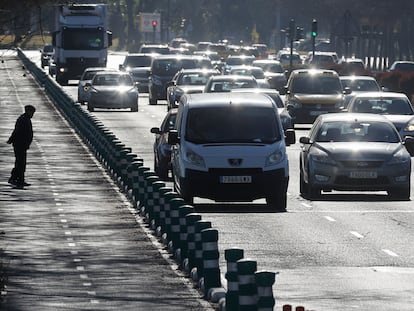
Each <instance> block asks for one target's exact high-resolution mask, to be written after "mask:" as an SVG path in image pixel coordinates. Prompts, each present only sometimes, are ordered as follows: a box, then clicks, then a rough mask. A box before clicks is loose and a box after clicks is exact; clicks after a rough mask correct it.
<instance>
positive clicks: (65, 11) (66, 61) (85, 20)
mask: <svg viewBox="0 0 414 311" xmlns="http://www.w3.org/2000/svg"><path fill="white" fill-rule="evenodd" d="M52 44H53V46H54V50H55V52H54V56H53V64H52V66H55V68H54V70H53V72H54V73H55V74H56V81H57V82H58V83H59V84H60V85H67V84H68V81H69V80H78V79H79V78H80V76H81V74H82V72H83V71H84V70H85V68H87V67H106V63H107V59H108V47H109V46H111V45H112V33H111V31H109V30H108V22H107V6H106V5H105V4H73V5H57V6H56V7H55V28H54V31H53V37H52Z"/></svg>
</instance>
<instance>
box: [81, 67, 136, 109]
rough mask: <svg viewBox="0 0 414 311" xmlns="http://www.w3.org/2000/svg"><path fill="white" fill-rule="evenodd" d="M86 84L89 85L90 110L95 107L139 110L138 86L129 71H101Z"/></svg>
mask: <svg viewBox="0 0 414 311" xmlns="http://www.w3.org/2000/svg"><path fill="white" fill-rule="evenodd" d="M86 86H87V87H89V91H88V93H89V97H88V99H89V100H88V110H89V111H94V110H95V108H115V109H120V108H130V109H131V111H138V88H137V85H136V84H135V83H134V81H133V80H132V77H131V75H130V74H129V73H127V72H122V71H99V72H97V73H96V74H95V76H94V77H93V79H92V81H91V82H90V83H87V84H86Z"/></svg>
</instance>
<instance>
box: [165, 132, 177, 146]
mask: <svg viewBox="0 0 414 311" xmlns="http://www.w3.org/2000/svg"><path fill="white" fill-rule="evenodd" d="M167 142H168V144H169V145H175V144H178V143H180V138H179V137H178V132H177V130H170V131H169V132H168V139H167Z"/></svg>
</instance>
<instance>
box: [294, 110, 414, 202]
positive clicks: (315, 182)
mask: <svg viewBox="0 0 414 311" xmlns="http://www.w3.org/2000/svg"><path fill="white" fill-rule="evenodd" d="M299 141H300V143H301V144H302V146H301V153H300V193H301V194H302V195H304V196H307V197H308V198H310V199H313V198H315V197H318V196H320V195H321V191H332V190H338V191H387V193H388V195H389V196H390V197H391V198H393V199H397V200H409V199H410V191H411V187H410V174H411V157H412V156H413V149H412V148H413V142H414V139H413V138H412V137H407V138H405V139H404V140H401V137H400V135H398V132H397V130H396V128H395V126H394V125H393V124H392V123H391V122H390V121H389V120H387V118H385V117H384V116H382V115H376V114H372V113H345V114H344V113H329V114H324V115H320V116H319V117H318V118H317V120H316V121H315V122H314V123H313V125H312V128H311V129H310V131H309V136H306V137H301V138H300V140H299Z"/></svg>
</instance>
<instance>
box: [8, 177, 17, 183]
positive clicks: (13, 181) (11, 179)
mask: <svg viewBox="0 0 414 311" xmlns="http://www.w3.org/2000/svg"><path fill="white" fill-rule="evenodd" d="M9 184H11V185H16V184H17V180H16V179H13V178H11V177H10V178H9Z"/></svg>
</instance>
